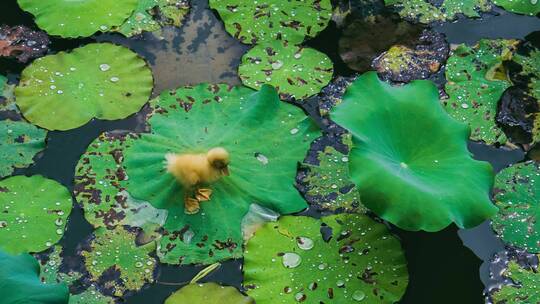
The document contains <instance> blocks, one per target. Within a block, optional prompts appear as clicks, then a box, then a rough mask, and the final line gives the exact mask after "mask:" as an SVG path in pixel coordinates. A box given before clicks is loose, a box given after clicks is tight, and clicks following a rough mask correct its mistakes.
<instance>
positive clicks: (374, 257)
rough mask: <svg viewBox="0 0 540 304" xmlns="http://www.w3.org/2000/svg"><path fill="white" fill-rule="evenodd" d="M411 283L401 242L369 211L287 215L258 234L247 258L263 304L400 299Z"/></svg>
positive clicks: (252, 291) (247, 276) (251, 291)
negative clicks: (364, 213)
mask: <svg viewBox="0 0 540 304" xmlns="http://www.w3.org/2000/svg"><path fill="white" fill-rule="evenodd" d="M324 228H330V229H331V231H330V233H329V234H328V235H324V233H323V230H324ZM407 283H408V273H407V266H406V261H405V256H404V254H403V251H402V250H401V246H400V244H399V241H398V240H397V239H396V238H394V237H393V236H392V235H391V234H390V233H389V231H388V229H387V228H386V226H385V225H384V224H381V223H377V222H375V221H373V220H372V219H370V218H369V217H368V216H366V215H356V214H341V215H336V216H329V217H325V218H322V219H321V220H318V219H313V218H310V217H292V216H286V217H283V218H281V219H280V220H279V221H278V222H277V223H268V224H266V225H265V226H263V227H262V228H261V229H259V230H258V231H257V232H256V233H255V236H254V237H253V238H252V239H251V240H249V241H248V243H247V247H246V253H245V257H244V286H245V287H246V288H248V295H250V296H252V297H253V298H254V299H255V300H256V301H257V304H274V303H291V304H292V303H297V302H306V303H344V304H345V303H355V302H356V301H359V302H360V301H361V302H362V303H370V304H371V303H395V302H397V301H398V300H399V299H400V298H401V297H402V296H403V294H404V293H405V289H406V287H407Z"/></svg>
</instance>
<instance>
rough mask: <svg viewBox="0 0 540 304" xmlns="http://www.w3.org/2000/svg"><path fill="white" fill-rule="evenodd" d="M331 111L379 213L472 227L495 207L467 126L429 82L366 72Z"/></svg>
mask: <svg viewBox="0 0 540 304" xmlns="http://www.w3.org/2000/svg"><path fill="white" fill-rule="evenodd" d="M330 117H331V118H332V120H333V121H335V122H336V123H337V124H339V125H341V126H342V127H344V128H345V129H347V130H349V131H350V132H351V134H352V136H353V147H352V150H351V154H350V156H349V159H350V160H349V162H350V171H351V178H352V180H353V181H354V182H355V184H356V185H357V186H358V190H359V191H360V196H361V198H362V203H363V204H364V205H366V207H368V208H370V209H371V210H372V211H373V212H375V213H376V214H377V215H378V216H380V217H382V218H383V219H385V220H387V221H389V222H391V223H392V224H395V225H396V226H398V227H400V228H402V229H406V230H420V229H423V230H426V231H438V230H441V229H443V228H445V227H446V226H448V225H449V224H450V223H452V222H454V223H456V225H457V226H459V227H465V228H470V227H473V226H476V225H478V224H480V223H481V222H483V221H484V220H486V219H488V218H490V217H491V216H492V215H493V214H495V213H496V212H497V208H496V207H495V206H493V204H492V203H491V201H490V199H489V192H490V190H491V186H492V184H493V169H492V168H491V166H490V165H489V164H488V163H486V162H480V161H476V160H473V159H472V157H471V153H470V152H469V151H468V150H467V138H468V137H469V134H470V130H469V128H468V127H467V126H466V125H465V124H462V123H460V122H457V121H455V120H454V119H453V118H451V117H450V116H449V115H448V114H447V113H445V111H444V109H443V108H442V107H441V105H440V103H439V94H438V90H437V88H436V87H435V85H433V83H432V82H430V81H426V80H416V81H413V82H411V83H410V84H408V85H403V86H391V85H390V84H388V83H386V82H383V81H381V80H379V78H378V77H377V74H376V73H375V72H369V73H366V74H363V75H362V76H360V77H359V78H358V79H357V80H356V81H355V82H354V83H353V84H352V85H351V86H350V87H349V89H348V90H347V92H346V93H345V96H344V97H343V102H342V103H341V104H340V105H338V106H337V107H336V108H335V109H334V110H333V111H332V112H331V114H330ZM464 172H467V174H466V176H465V177H464V175H463V174H464Z"/></svg>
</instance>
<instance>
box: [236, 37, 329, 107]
mask: <svg viewBox="0 0 540 304" xmlns="http://www.w3.org/2000/svg"><path fill="white" fill-rule="evenodd" d="M333 72H334V68H333V64H332V61H331V60H330V58H328V56H326V55H325V54H323V53H321V52H319V51H317V50H315V49H311V48H304V47H301V46H293V45H289V44H287V43H285V44H284V43H282V42H280V41H274V42H270V43H266V44H259V45H256V46H255V47H254V48H253V49H251V50H250V51H249V52H248V53H247V54H245V55H244V57H242V64H241V65H240V67H239V68H238V73H239V75H240V79H242V83H243V84H244V85H246V86H248V87H250V88H253V89H256V90H259V89H260V88H261V86H263V85H264V84H269V85H272V86H274V87H275V88H276V89H277V90H278V92H279V95H280V97H281V99H283V100H285V99H304V98H307V97H309V96H312V95H315V94H317V93H319V92H320V91H321V89H322V88H323V87H324V86H326V85H327V84H328V83H329V82H330V80H332V74H333Z"/></svg>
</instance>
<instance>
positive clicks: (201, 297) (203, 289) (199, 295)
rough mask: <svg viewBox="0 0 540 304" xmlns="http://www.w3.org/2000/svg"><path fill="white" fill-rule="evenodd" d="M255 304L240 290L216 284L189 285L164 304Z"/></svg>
mask: <svg viewBox="0 0 540 304" xmlns="http://www.w3.org/2000/svg"><path fill="white" fill-rule="evenodd" d="M185 303H190V304H207V303H220V304H255V301H253V299H252V298H250V297H246V296H244V295H243V294H241V293H240V292H239V291H238V289H236V288H234V287H230V286H221V285H218V284H216V283H204V284H198V283H195V284H188V285H186V286H185V287H182V289H180V290H178V291H177V292H175V293H173V294H172V295H171V296H170V297H168V298H167V300H165V303H164V304H185Z"/></svg>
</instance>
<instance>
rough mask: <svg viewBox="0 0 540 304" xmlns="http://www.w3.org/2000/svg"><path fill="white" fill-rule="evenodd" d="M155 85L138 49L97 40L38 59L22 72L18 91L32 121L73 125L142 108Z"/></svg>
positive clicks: (49, 125)
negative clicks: (137, 51) (132, 49)
mask: <svg viewBox="0 0 540 304" xmlns="http://www.w3.org/2000/svg"><path fill="white" fill-rule="evenodd" d="M152 85H153V79H152V73H151V71H150V69H149V68H148V66H147V65H146V63H145V62H144V60H143V59H141V58H140V57H139V56H138V55H137V54H136V53H134V52H132V51H131V50H129V49H128V48H125V47H122V46H117V45H114V44H111V43H92V44H88V45H86V46H83V47H80V48H77V49H75V50H73V51H72V52H71V53H64V52H60V53H58V54H56V55H50V56H46V57H42V58H39V59H37V60H35V61H34V62H33V63H32V64H31V65H30V66H28V67H27V68H26V69H25V70H24V71H23V73H22V78H21V82H20V84H19V86H18V87H17V88H16V89H15V96H16V97H17V105H18V106H19V108H20V109H21V111H22V113H23V115H24V116H25V118H26V119H28V120H29V121H30V122H32V123H34V124H36V125H38V126H40V127H43V128H45V129H49V130H69V129H73V128H76V127H80V126H82V125H84V124H85V123H87V122H88V121H90V120H91V119H92V118H94V117H95V118H99V119H106V120H115V119H121V118H125V117H127V116H129V115H131V114H133V113H135V112H137V111H138V110H139V109H140V108H141V107H142V106H143V104H145V103H146V102H147V101H148V97H149V96H150V93H151V92H152Z"/></svg>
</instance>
